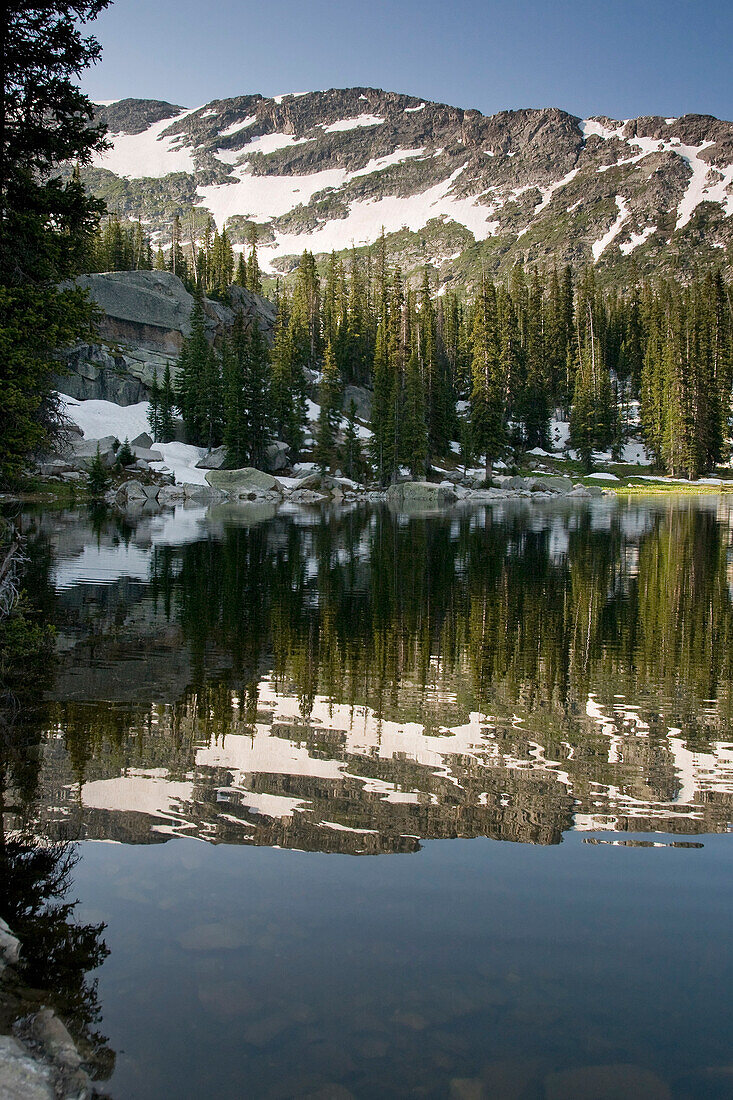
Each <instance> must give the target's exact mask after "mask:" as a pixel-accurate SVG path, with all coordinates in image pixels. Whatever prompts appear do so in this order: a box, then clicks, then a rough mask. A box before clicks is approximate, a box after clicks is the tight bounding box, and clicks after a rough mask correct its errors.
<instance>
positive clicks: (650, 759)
mask: <svg viewBox="0 0 733 1100" xmlns="http://www.w3.org/2000/svg"><path fill="white" fill-rule="evenodd" d="M25 525H26V530H27V531H28V532H30V533H31V534H32V535H33V537H34V538H36V539H38V540H39V544H42V545H45V546H47V547H48V548H49V554H50V556H49V568H50V576H51V579H52V582H53V587H54V590H55V596H54V598H53V600H54V607H53V617H54V619H55V622H56V625H57V632H58V635H57V638H58V645H57V649H58V673H57V678H56V683H55V686H54V688H53V689H52V692H51V695H52V697H53V699H52V702H51V715H50V721H49V723H48V729H47V733H46V744H45V754H44V758H43V767H42V771H41V776H40V782H41V791H42V795H41V798H40V801H39V804H38V809H37V811H36V813H37V818H38V825H39V827H42V829H43V830H44V831H45V832H47V833H49V835H52V836H54V837H57V838H68V837H71V838H79V837H85V838H104V839H114V840H122V841H134V842H155V841H162V840H165V839H166V838H167V837H168V836H170V835H186V836H196V837H200V838H203V839H207V840H211V841H219V842H226V843H244V844H255V845H279V846H283V847H293V848H302V849H308V850H313V849H315V850H319V851H328V852H331V851H334V852H349V853H381V852H413V851H415V850H417V849H418V848H419V847H420V840H421V839H426V838H432V837H440V838H443V837H474V836H489V837H495V838H498V839H507V840H515V841H525V842H531V843H541V844H553V843H558V842H559V841H560V840H561V838H562V835H563V833H564V832H566V831H567V830H570V829H575V830H591V831H593V832H597V831H598V830H612V831H616V832H624V831H632V832H634V833H643V832H653V831H659V832H664V833H671V834H678V835H680V834H686V835H696V834H701V833H712V832H725V831H727V830H729V828H730V820H731V803H732V797H731V796H732V795H733V738H732V737H731V732H730V717H731V672H732V669H731V659H732V658H731V644H730V643H731V625H732V622H733V620H732V616H731V579H732V578H733V543H732V541H731V530H732V528H733V522H732V515H731V510H730V506H729V505H728V503H727V498H720V499H718V498H714V497H707V498H700V499H699V500H697V501H693V500H690V499H689V498H688V499H686V500H677V501H673V500H669V499H667V500H663V501H661V502H659V501H656V502H643V501H640V500H638V499H637V500H631V501H626V502H624V501H616V500H609V499H608V498H604V500H602V501H599V502H593V504H592V506H583V507H578V506H577V505H576V506H575V507H570V506H568V505H567V504H565V505H562V504H557V505H555V506H550V505H545V506H534V507H530V506H527V505H524V504H518V505H517V506H510V505H507V504H504V505H502V506H500V507H498V506H494V507H493V508H489V509H481V510H466V511H461V510H456V511H455V512H452V513H448V514H446V515H444V516H439V517H431V518H424V517H419V516H410V517H407V516H396V515H393V514H391V513H390V512H388V511H387V510H371V509H365V508H359V509H353V510H350V511H345V510H341V511H336V510H334V511H332V512H330V513H327V514H325V515H323V516H321V515H320V513H308V512H304V511H298V510H293V511H292V512H288V511H287V510H282V509H281V510H280V512H279V513H278V514H277V515H276V516H274V517H272V516H271V515H270V514H269V513H268V514H267V515H265V516H263V515H262V514H260V511H259V510H258V509H256V508H241V509H233V508H216V509H213V510H211V512H209V513H207V512H206V511H205V510H203V509H191V510H186V509H183V508H179V509H177V510H176V511H175V512H174V513H173V512H171V513H163V514H160V513H157V514H156V513H151V514H150V515H146V514H144V513H141V514H140V515H139V516H138V517H136V519H134V520H127V521H125V522H123V521H121V520H120V519H113V518H108V519H107V520H103V519H100V518H99V517H97V518H96V520H95V522H94V524H93V525H92V524H91V523H90V522H89V521H88V519H86V518H85V517H84V516H82V515H80V514H75V513H64V514H56V515H33V514H29V515H28V516H26V518H25ZM51 562H52V564H51ZM38 583H39V584H41V580H40V579H39V581H38Z"/></svg>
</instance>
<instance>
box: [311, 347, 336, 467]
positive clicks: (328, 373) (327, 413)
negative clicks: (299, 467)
mask: <svg viewBox="0 0 733 1100" xmlns="http://www.w3.org/2000/svg"><path fill="white" fill-rule="evenodd" d="M341 391H342V386H341V377H340V375H339V370H338V366H337V364H336V357H335V355H334V353H333V348H332V346H331V344H330V343H329V344H326V353H325V356H324V360H323V374H322V380H321V385H320V387H319V397H320V400H321V408H320V412H319V414H318V426H317V429H316V460H317V462H318V465H319V466H320V468H321V470H323V471H324V472H325V471H326V470H329V469H330V468H331V465H332V463H333V460H334V457H335V453H336V439H337V433H338V429H339V424H340V423H341Z"/></svg>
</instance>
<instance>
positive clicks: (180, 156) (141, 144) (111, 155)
mask: <svg viewBox="0 0 733 1100" xmlns="http://www.w3.org/2000/svg"><path fill="white" fill-rule="evenodd" d="M198 109H199V108H195V110H198ZM193 113H194V111H193V110H188V111H182V112H181V114H179V115H176V116H175V118H164V119H161V121H160V122H154V123H153V125H152V126H149V127H148V129H147V130H143V132H142V133H141V134H111V135H110V137H111V138H112V140H113V142H114V144H113V145H112V148H111V149H108V150H107V151H106V152H104V153H96V154H95V156H94V159H93V161H92V163H93V165H94V167H95V168H106V169H107V171H108V172H114V173H115V174H116V175H118V176H124V177H125V178H126V179H142V178H144V177H145V178H154V179H161V178H162V177H163V176H167V175H170V173H171V172H193V170H194V162H193V150H192V149H190V148H189V147H188V146H186V145H182V144H181V143H182V141H183V139H184V136H185V135H183V134H174V135H170V136H167V137H166V136H165V134H164V131H165V130H167V129H168V128H169V127H170V126H172V125H173V123H174V122H179V121H180V120H181V119H182V118H187V116H188V115H191V114H193Z"/></svg>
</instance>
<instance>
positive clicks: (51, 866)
mask: <svg viewBox="0 0 733 1100" xmlns="http://www.w3.org/2000/svg"><path fill="white" fill-rule="evenodd" d="M27 550H28V558H27V561H26V563H25V576H24V578H23V579H24V580H25V582H27V583H30V584H32V586H33V590H34V592H35V593H36V594H37V596H38V603H35V604H34V605H31V604H30V603H29V602H28V601H27V600H26V599H25V598H24V597H22V596H21V597H19V598H18V599H17V600H15V601H14V602H13V604H12V606H10V607H9V608H8V609H7V612H6V613H5V614H3V615H2V616H0V685H2V687H1V689H0V914H1V915H2V917H3V918H4V919H5V920H6V921H7V922H8V924H9V926H10V927H11V928H12V930H13V931H14V933H15V934H16V935H17V936H18V937H19V939H20V941H21V945H22V951H21V958H20V962H19V964H18V966H17V967H16V982H15V985H14V987H13V988H12V990H11V995H10V996H9V997H7V998H6V1000H5V1003H4V1004H3V1005H2V1010H3V1011H2V1015H3V1016H4V1017H5V1021H6V1023H9V1022H11V1020H12V1018H13V1016H14V1015H25V1014H27V1013H28V1012H29V1011H32V1010H33V1009H35V1008H37V1007H38V997H37V996H36V995H35V994H33V993H32V992H31V991H32V990H38V991H40V993H41V995H42V998H43V1002H44V1003H45V1004H48V1005H50V1006H51V1007H52V1008H53V1009H54V1010H55V1011H56V1012H57V1013H58V1015H59V1016H61V1017H62V1019H64V1021H65V1022H66V1023H67V1025H68V1027H69V1030H70V1032H71V1034H72V1035H73V1037H74V1039H75V1040H76V1042H77V1043H78V1044H79V1048H80V1053H81V1054H82V1057H83V1058H84V1060H85V1061H86V1062H87V1063H88V1064H89V1065H90V1067H91V1068H92V1072H93V1075H94V1076H96V1077H97V1078H100V1079H105V1078H106V1077H108V1076H109V1074H110V1073H111V1071H112V1067H113V1064H114V1054H113V1053H112V1051H110V1050H109V1048H108V1047H107V1046H106V1038H105V1037H104V1036H103V1035H102V1034H101V1033H100V1032H99V1031H98V1030H97V1028H96V1025H97V1024H98V1023H99V1020H100V1018H101V1010H100V1006H99V1002H98V998H97V985H96V982H95V981H93V980H91V979H90V978H89V977H88V972H89V971H90V970H94V969H96V968H97V967H98V966H99V965H100V964H101V963H102V962H103V960H104V959H105V958H106V956H107V954H108V950H107V947H106V945H105V943H104V940H103V939H102V932H103V930H104V925H102V924H84V923H81V922H78V921H76V920H75V918H74V913H75V909H76V905H77V902H76V901H69V900H68V899H67V895H68V892H69V890H70V888H71V884H72V872H73V868H74V865H75V863H76V861H77V854H76V851H75V850H74V848H73V847H71V846H69V845H67V844H50V843H48V844H47V843H44V842H43V841H42V840H40V839H39V838H38V837H36V836H34V835H33V834H32V833H31V832H30V830H29V828H28V827H27V825H25V826H24V822H25V823H27V822H28V821H29V820H30V818H31V816H32V812H33V803H34V800H35V798H36V794H37V786H38V778H39V769H40V763H41V742H42V738H43V733H44V732H45V729H46V728H47V723H48V709H49V708H48V705H47V704H46V703H45V702H44V698H45V695H46V693H47V691H48V689H49V687H50V685H51V682H52V678H53V634H52V632H51V631H50V629H49V628H48V626H47V625H46V622H45V620H44V617H43V615H42V613H41V608H42V607H43V605H44V603H46V605H47V601H48V597H49V591H50V586H49V584H48V567H49V564H50V559H49V558H48V555H47V553H46V547H45V545H44V544H43V543H30V544H27ZM10 822H14V823H15V827H14V828H8V827H7V826H8V824H9V823H10Z"/></svg>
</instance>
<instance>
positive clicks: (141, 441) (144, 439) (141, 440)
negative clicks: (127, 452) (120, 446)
mask: <svg viewBox="0 0 733 1100" xmlns="http://www.w3.org/2000/svg"><path fill="white" fill-rule="evenodd" d="M130 446H131V447H132V448H133V449H134V448H135V447H144V448H145V449H146V450H150V448H151V447H152V446H153V440H152V438H151V437H150V436H149V435H148V433H147V432H140V435H137V436H135V438H134V439H131V440H130Z"/></svg>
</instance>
